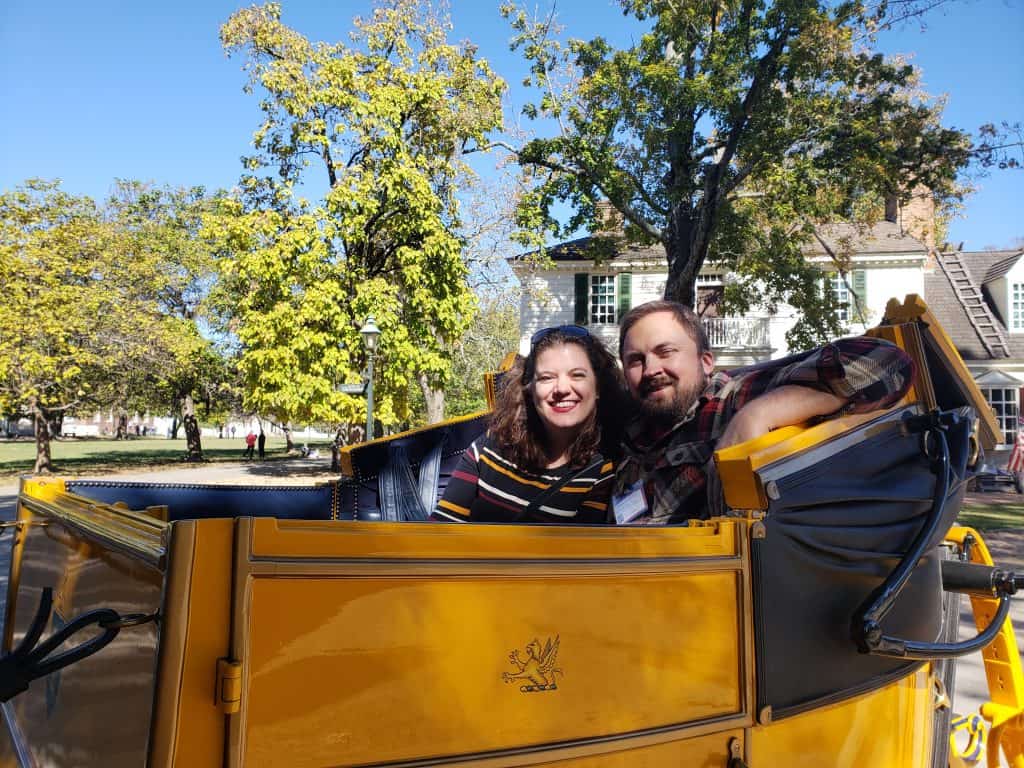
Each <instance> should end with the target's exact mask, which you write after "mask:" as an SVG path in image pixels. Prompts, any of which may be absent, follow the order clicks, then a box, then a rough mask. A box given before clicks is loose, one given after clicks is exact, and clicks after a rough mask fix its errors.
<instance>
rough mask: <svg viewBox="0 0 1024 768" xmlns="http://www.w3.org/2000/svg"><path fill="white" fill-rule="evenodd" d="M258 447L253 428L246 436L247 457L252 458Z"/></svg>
mask: <svg viewBox="0 0 1024 768" xmlns="http://www.w3.org/2000/svg"><path fill="white" fill-rule="evenodd" d="M255 448H256V433H255V432H253V431H252V430H251V429H250V430H249V434H248V435H246V436H245V458H247V459H251V458H252V454H253V451H254V450H255Z"/></svg>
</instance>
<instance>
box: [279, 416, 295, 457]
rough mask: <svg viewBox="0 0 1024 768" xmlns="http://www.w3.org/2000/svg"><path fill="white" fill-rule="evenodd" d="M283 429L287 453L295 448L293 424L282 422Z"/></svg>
mask: <svg viewBox="0 0 1024 768" xmlns="http://www.w3.org/2000/svg"><path fill="white" fill-rule="evenodd" d="M281 430H282V431H283V432H284V451H285V453H291V452H292V451H294V450H295V443H294V442H293V441H292V425H291V424H290V423H289V424H282V425H281Z"/></svg>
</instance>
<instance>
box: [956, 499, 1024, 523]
mask: <svg viewBox="0 0 1024 768" xmlns="http://www.w3.org/2000/svg"><path fill="white" fill-rule="evenodd" d="M1021 499H1022V501H1021V502H1020V503H1006V502H998V503H980V502H973V503H968V504H965V505H964V508H963V509H962V510H961V511H960V515H959V517H957V522H958V523H960V524H961V525H969V526H970V527H972V528H975V529H977V530H979V531H993V530H997V529H999V528H1024V496H1022V497H1021Z"/></svg>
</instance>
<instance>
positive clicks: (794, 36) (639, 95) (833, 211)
mask: <svg viewBox="0 0 1024 768" xmlns="http://www.w3.org/2000/svg"><path fill="white" fill-rule="evenodd" d="M621 4H622V8H623V11H624V13H625V14H626V15H627V16H630V17H632V19H633V21H634V22H635V23H638V24H640V25H642V27H643V31H642V33H641V34H639V35H638V39H637V42H636V43H635V44H633V45H631V46H629V47H628V48H624V49H616V48H614V47H613V46H612V45H610V44H609V43H608V42H607V41H606V40H604V39H602V38H595V39H593V40H590V41H581V40H569V41H567V42H565V43H562V42H560V40H559V36H558V34H557V30H555V29H554V27H553V24H552V21H551V19H550V18H549V19H543V20H540V21H535V20H532V19H530V18H529V17H528V16H527V15H526V13H525V12H523V11H521V10H517V9H516V8H514V7H513V6H508V5H507V6H505V7H503V13H504V14H505V15H506V16H508V17H509V18H510V19H511V20H512V24H513V28H514V30H515V38H514V40H513V47H514V48H519V49H521V50H522V51H523V54H524V55H525V57H526V58H527V60H528V61H529V63H530V66H531V74H530V77H529V83H530V84H532V85H533V86H535V87H536V88H538V89H540V91H541V92H542V97H541V98H540V100H539V101H538V103H536V104H532V105H529V106H528V107H527V108H526V114H527V116H529V117H531V118H546V119H548V120H549V121H550V123H549V124H550V125H554V126H555V130H554V135H552V136H550V137H547V138H536V139H533V140H531V141H529V142H527V143H525V144H524V145H522V146H518V147H511V146H509V147H508V148H510V149H512V150H513V151H514V152H515V153H516V155H517V157H518V159H519V162H520V163H521V164H522V166H523V168H524V169H525V172H526V173H527V174H528V175H529V177H530V179H531V181H532V182H533V188H532V191H531V193H530V194H529V195H528V196H527V197H526V199H525V200H524V205H523V206H521V208H520V223H521V225H522V226H523V228H524V230H525V231H527V232H531V233H535V234H536V233H541V232H544V231H550V232H553V233H554V234H555V235H559V236H564V235H565V234H567V233H570V232H573V231H575V230H577V229H578V228H580V227H581V226H587V225H589V226H590V227H591V228H592V229H593V228H595V225H596V223H597V222H596V209H595V205H596V203H597V202H598V201H599V200H601V199H607V200H609V201H610V202H611V204H612V205H613V206H614V207H615V208H616V209H617V210H618V211H619V212H621V214H622V216H623V218H624V220H625V224H626V235H627V236H628V237H630V238H632V239H634V240H640V241H646V242H649V243H660V244H661V245H662V246H663V247H664V249H665V255H666V259H667V262H668V268H669V276H668V281H667V285H666V288H665V295H666V297H667V298H671V299H675V300H679V301H682V302H684V303H686V304H688V305H691V306H692V305H693V304H694V300H695V280H696V276H697V273H698V271H699V270H700V268H701V266H702V265H703V264H704V262H705V260H707V259H711V260H713V261H715V262H716V263H718V264H720V265H721V266H723V267H724V268H725V269H726V270H728V271H729V272H731V273H733V274H735V275H737V276H738V277H739V280H740V282H739V283H738V285H737V288H736V289H734V290H733V291H731V292H730V293H729V294H727V297H726V298H727V300H731V301H732V303H733V308H734V309H736V308H739V309H742V308H743V307H742V305H743V304H744V302H746V301H749V297H750V296H751V295H755V292H754V291H753V286H754V285H756V286H757V291H756V295H757V297H758V299H759V300H761V301H763V302H765V303H767V304H768V305H769V306H771V305H773V304H775V303H777V302H781V301H786V302H788V303H790V304H792V305H794V306H796V307H798V308H799V309H801V310H803V312H804V320H803V322H802V323H801V324H800V325H799V327H798V328H797V329H795V333H794V334H793V335H792V336H791V342H793V341H795V342H796V343H797V344H804V343H808V342H810V341H811V340H813V338H814V337H815V336H819V335H821V334H825V335H828V334H830V333H832V332H834V331H836V330H837V329H836V328H835V322H836V321H835V315H834V313H833V312H832V311H831V309H832V306H831V303H832V301H833V298H832V296H831V293H830V292H825V291H822V290H821V272H820V271H819V270H818V269H817V268H815V267H814V266H813V265H810V264H808V263H807V262H806V260H805V259H804V258H803V255H802V253H801V245H802V244H804V243H806V242H808V241H809V239H810V238H811V237H812V236H813V233H814V231H815V228H816V227H818V226H819V225H820V224H822V223H825V222H834V221H838V220H844V219H845V220H854V221H860V222H862V223H870V218H871V216H872V215H874V216H877V213H873V212H877V211H878V210H879V208H880V206H881V202H882V200H883V199H884V198H885V197H887V196H892V195H895V196H900V197H906V196H909V194H910V193H911V191H912V190H915V189H917V188H919V187H922V186H923V187H926V188H927V189H929V190H931V192H932V194H933V195H934V196H935V198H936V200H938V201H939V202H940V203H941V202H943V201H945V200H948V199H951V198H955V196H956V195H957V194H958V192H959V190H958V187H957V186H956V179H957V172H958V169H960V168H961V167H963V166H964V164H965V163H967V162H968V160H969V158H970V156H971V142H970V139H969V137H968V136H967V135H966V134H964V133H961V132H959V131H955V130H949V129H946V128H943V127H942V125H941V124H940V122H939V118H940V113H941V103H939V102H936V101H933V100H930V99H928V98H926V97H925V96H924V95H923V94H921V93H920V92H919V91H918V89H917V87H916V73H915V70H914V69H913V68H912V67H910V66H908V65H906V64H905V63H903V62H902V61H900V60H898V59H887V58H885V57H883V56H882V55H880V54H876V53H874V52H872V51H871V50H869V49H868V48H866V47H865V46H866V45H868V44H869V43H870V42H871V39H872V35H873V34H874V32H876V31H877V30H878V29H879V28H880V27H882V26H885V25H886V24H887V23H888V22H889V20H890V19H889V17H888V16H887V14H889V13H893V12H898V13H899V14H901V15H902V16H906V15H907V14H913V13H915V12H917V11H919V10H921V8H922V7H923V6H924V5H926V4H917V3H913V2H910V3H899V4H888V3H881V4H874V5H871V6H868V5H867V4H865V3H862V2H857V1H856V0H853V1H851V2H843V3H829V2H824V1H823V0H776V1H775V2H752V1H751V0H688V1H686V2H676V1H675V0H621ZM562 202H567V203H569V204H570V206H571V208H572V209H573V210H574V213H573V215H572V217H571V218H570V219H569V221H568V222H567V223H565V224H564V225H561V224H560V223H559V222H558V221H557V220H556V219H555V217H554V216H553V213H552V209H553V207H554V205H555V204H556V203H562ZM857 214H863V215H862V216H861V217H860V218H857ZM847 266H848V265H844V264H843V263H841V262H840V263H838V264H837V265H836V269H837V270H839V271H841V272H842V271H843V270H844V269H845V268H846V267H847Z"/></svg>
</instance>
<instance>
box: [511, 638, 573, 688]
mask: <svg viewBox="0 0 1024 768" xmlns="http://www.w3.org/2000/svg"><path fill="white" fill-rule="evenodd" d="M508 660H509V661H511V662H512V664H513V666H515V668H516V671H515V672H505V673H503V674H502V679H503V680H504V681H505V682H506V683H511V682H512V681H513V680H523V681H524V682H525V683H526V684H525V685H521V686H519V690H520V691H522V692H523V693H531V692H533V691H554V690H557V689H558V685H557V684H556V683H555V675H562V674H564V673H563V672H562V670H561V669H559V668H558V667H556V666H555V662H556V661H557V660H558V635H555V639H554V640H553V641H552V640H551V638H550V637H549V638H548V641H547V643H545V644H544V645H543V646H541V644H540V642H538V641H537V639H536V638H534V640H533V641H532V642H529V643H527V644H526V660H525V661H524V660H523V659H521V658H519V650H518V649H516V650H514V651H512V653H510V654H509V655H508Z"/></svg>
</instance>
